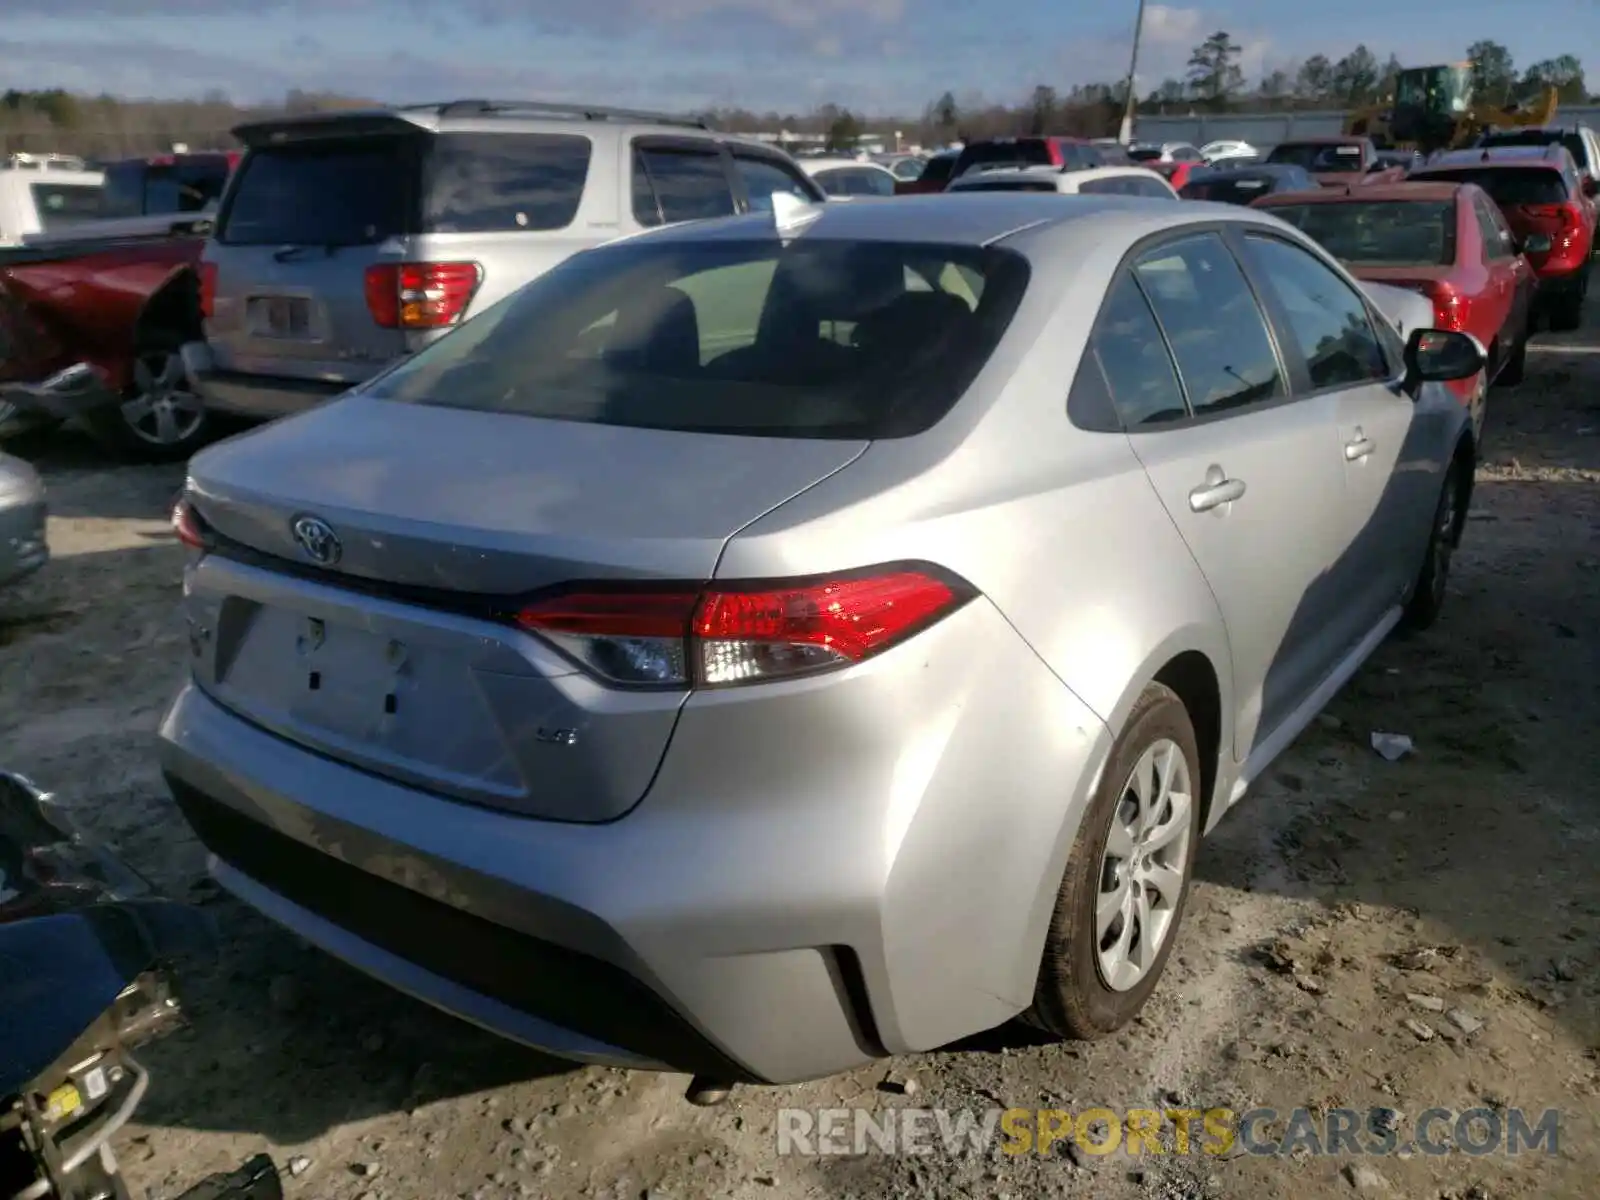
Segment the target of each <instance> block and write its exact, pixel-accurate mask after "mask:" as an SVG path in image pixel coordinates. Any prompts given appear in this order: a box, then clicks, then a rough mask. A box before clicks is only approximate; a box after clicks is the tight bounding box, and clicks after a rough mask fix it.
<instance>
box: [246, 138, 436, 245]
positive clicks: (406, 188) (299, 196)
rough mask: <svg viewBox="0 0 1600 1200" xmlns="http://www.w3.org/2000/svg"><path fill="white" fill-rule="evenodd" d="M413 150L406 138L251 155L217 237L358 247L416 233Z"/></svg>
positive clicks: (257, 242)
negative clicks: (404, 234) (398, 235)
mask: <svg viewBox="0 0 1600 1200" xmlns="http://www.w3.org/2000/svg"><path fill="white" fill-rule="evenodd" d="M416 174H417V172H416V146H415V143H414V142H412V141H410V140H409V139H401V138H363V139H362V140H360V141H351V142H331V143H301V144H298V145H287V146H270V147H265V148H262V149H259V150H252V151H251V152H250V153H249V154H248V155H246V156H245V160H244V162H243V163H241V164H240V166H239V181H238V183H237V184H236V185H235V187H234V189H233V195H232V196H231V198H230V199H229V201H228V206H227V210H226V211H225V212H224V213H223V215H222V223H221V227H220V228H219V229H218V231H217V240H218V241H219V242H224V243H228V244H230V245H235V246H267V245H292V246H364V245H370V244H372V243H375V242H381V241H383V240H385V239H386V238H390V237H393V236H395V235H396V234H402V233H412V232H415V229H416V215H417V214H416Z"/></svg>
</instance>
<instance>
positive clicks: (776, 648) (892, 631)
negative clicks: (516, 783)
mask: <svg viewBox="0 0 1600 1200" xmlns="http://www.w3.org/2000/svg"><path fill="white" fill-rule="evenodd" d="M976 594H977V593H976V591H975V590H974V589H973V588H972V587H971V585H969V584H967V583H966V582H964V581H963V580H960V579H957V578H955V577H953V576H951V575H949V574H947V573H946V572H944V571H941V570H938V569H937V568H934V567H928V566H922V565H916V564H912V565H897V566H886V567H878V568H874V569H872V570H870V571H865V572H861V571H851V572H846V573H843V574H840V575H836V576H829V577H823V578H810V579H803V580H770V581H762V582H757V583H708V584H705V585H703V586H700V587H695V586H692V585H691V586H684V587H670V588H662V589H659V590H657V589H640V588H638V587H626V586H617V585H607V584H592V585H581V586H579V587H577V588H574V589H571V590H568V591H565V592H564V593H562V594H561V595H559V596H553V597H550V598H548V599H543V600H536V601H534V602H532V603H530V604H528V605H527V606H525V607H524V608H522V609H521V610H520V611H518V612H517V614H516V623H517V624H518V625H520V626H521V627H522V628H523V629H526V630H528V631H529V632H531V633H536V634H538V635H539V636H541V637H543V638H545V639H546V640H547V641H549V642H551V643H553V644H554V645H556V646H558V647H559V648H561V649H562V650H564V651H565V652H566V653H567V654H569V655H571V656H572V657H573V658H574V659H576V660H577V661H578V662H579V663H581V664H582V665H583V666H584V667H586V668H587V669H588V670H589V671H591V672H592V673H594V674H595V675H598V676H600V677H601V678H603V679H605V680H608V681H610V682H612V683H618V684H624V685H631V686H635V687H639V686H645V687H650V686H654V687H727V686H729V685H733V684H741V683H759V682H763V681H766V680H773V679H785V678H792V677H794V676H798V675H810V674H814V673H816V672H818V671H826V670H829V669H832V668H837V667H846V666H850V665H851V664H853V663H858V662H861V661H862V660H863V659H866V658H870V657H872V656H873V655H875V654H879V653H881V652H882V651H884V650H887V649H888V648H889V647H891V646H894V645H897V644H899V643H900V642H903V641H905V640H906V639H907V638H909V637H911V636H912V635H913V634H916V633H919V632H921V631H922V630H924V629H926V628H928V627H929V626H930V625H933V624H934V623H935V622H937V621H939V620H941V619H942V618H944V617H946V616H948V615H949V614H950V613H952V612H954V611H955V610H956V609H958V608H960V607H961V606H962V605H964V604H965V603H966V602H967V601H968V600H970V599H972V598H973V596H975V595H976Z"/></svg>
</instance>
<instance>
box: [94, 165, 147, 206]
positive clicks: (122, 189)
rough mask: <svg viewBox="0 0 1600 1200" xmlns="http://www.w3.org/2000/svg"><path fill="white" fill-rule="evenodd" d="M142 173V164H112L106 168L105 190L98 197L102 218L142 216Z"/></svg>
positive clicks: (143, 166)
mask: <svg viewBox="0 0 1600 1200" xmlns="http://www.w3.org/2000/svg"><path fill="white" fill-rule="evenodd" d="M144 173H145V165H144V164H143V163H142V162H126V163H114V164H112V165H111V166H109V167H107V168H106V173H105V180H106V182H105V190H104V191H103V192H102V193H101V196H100V215H101V216H103V217H140V216H143V215H144Z"/></svg>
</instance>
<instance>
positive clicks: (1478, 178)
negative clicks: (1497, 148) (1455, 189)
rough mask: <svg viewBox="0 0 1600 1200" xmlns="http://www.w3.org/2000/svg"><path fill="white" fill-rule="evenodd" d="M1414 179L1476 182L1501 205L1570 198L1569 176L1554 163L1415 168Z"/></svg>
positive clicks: (1513, 206)
mask: <svg viewBox="0 0 1600 1200" xmlns="http://www.w3.org/2000/svg"><path fill="white" fill-rule="evenodd" d="M1411 178H1412V179H1435V180H1438V181H1439V182H1440V183H1475V184H1477V185H1478V186H1479V187H1481V188H1482V189H1483V190H1484V191H1486V192H1488V193H1489V195H1490V196H1492V197H1493V198H1494V202H1495V203H1496V204H1498V205H1499V206H1500V207H1501V208H1515V207H1516V206H1518V205H1521V204H1561V203H1563V202H1564V201H1566V200H1567V199H1569V197H1568V195H1567V184H1566V180H1564V179H1563V178H1562V177H1561V172H1560V171H1558V170H1557V169H1556V168H1554V167H1460V168H1457V169H1454V170H1451V169H1448V168H1441V169H1437V170H1436V169H1433V168H1430V169H1428V170H1427V171H1424V172H1420V173H1419V172H1413V173H1412V175H1411Z"/></svg>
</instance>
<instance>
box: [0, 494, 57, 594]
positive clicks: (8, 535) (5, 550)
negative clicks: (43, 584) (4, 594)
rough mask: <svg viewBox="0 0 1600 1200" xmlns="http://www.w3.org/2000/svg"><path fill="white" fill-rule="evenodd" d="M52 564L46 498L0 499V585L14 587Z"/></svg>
mask: <svg viewBox="0 0 1600 1200" xmlns="http://www.w3.org/2000/svg"><path fill="white" fill-rule="evenodd" d="M49 561H50V549H49V546H48V544H47V543H46V541H45V502H44V498H43V497H42V496H40V497H36V498H29V499H27V500H20V501H11V502H7V501H6V500H4V499H0V585H4V584H8V583H15V582H16V581H17V580H19V579H21V578H23V577H24V576H26V575H31V574H33V573H34V572H35V571H37V570H38V569H39V568H40V567H42V566H44V565H45V563H47V562H49Z"/></svg>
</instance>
